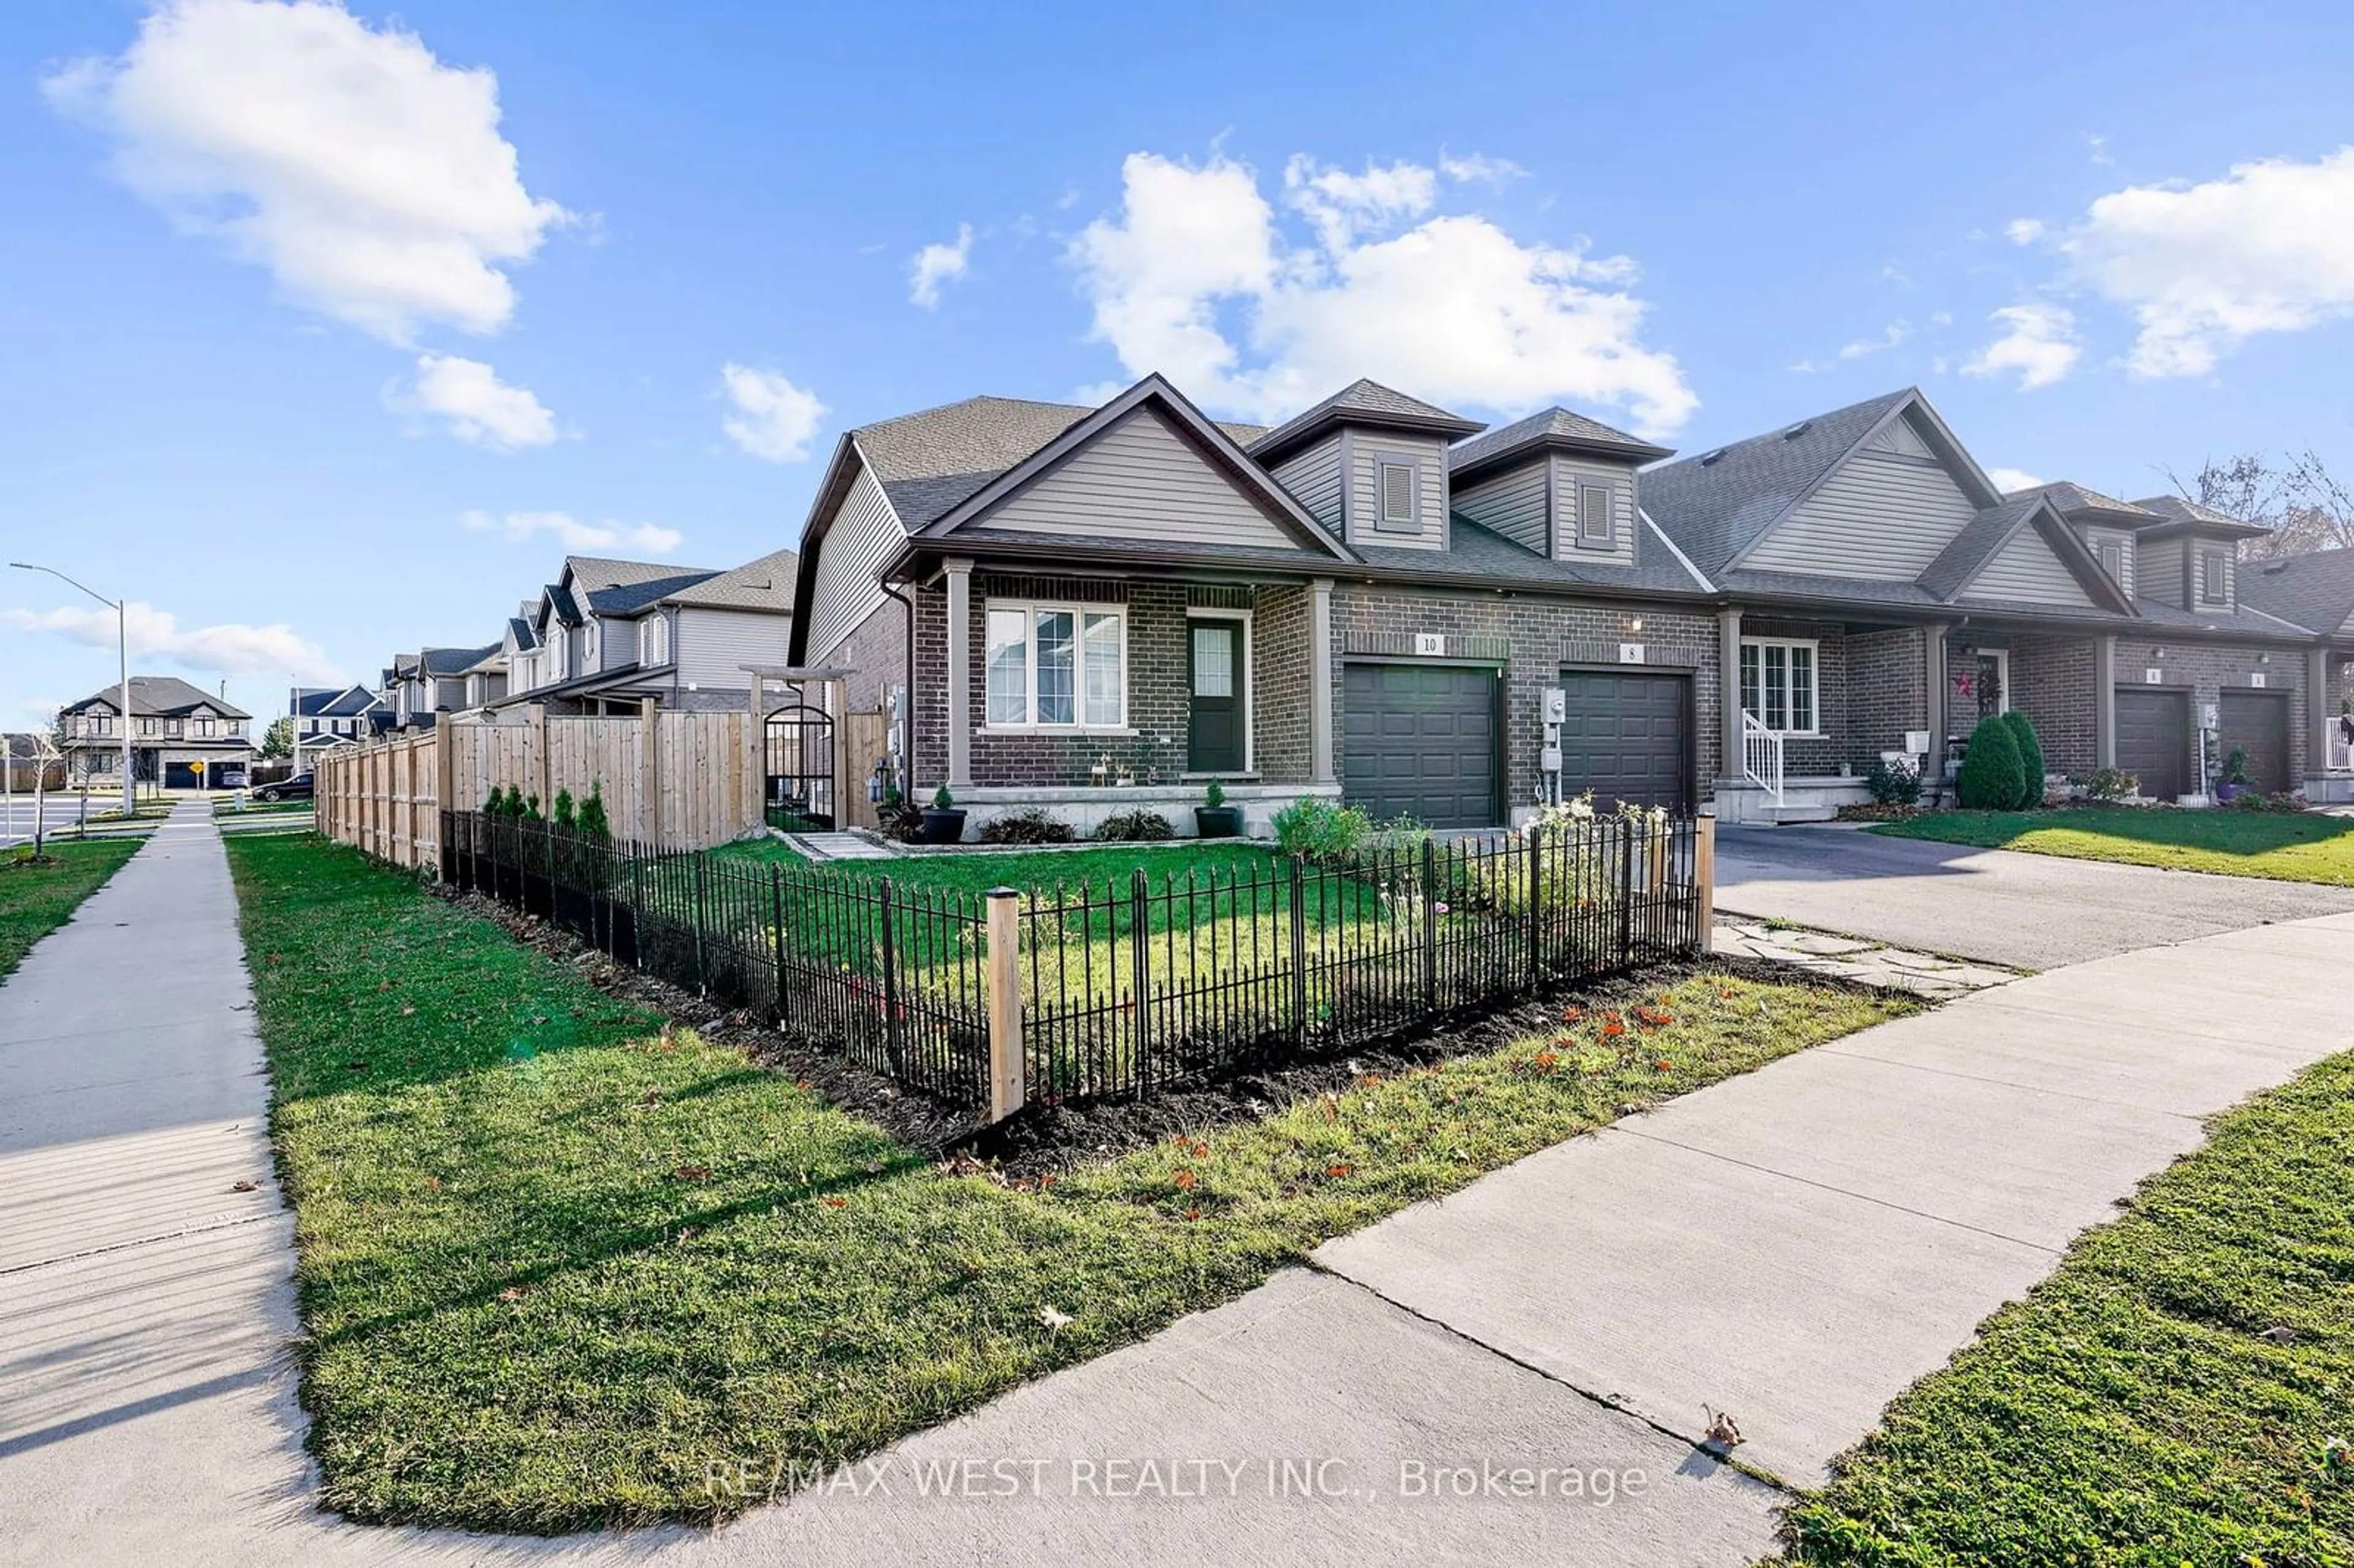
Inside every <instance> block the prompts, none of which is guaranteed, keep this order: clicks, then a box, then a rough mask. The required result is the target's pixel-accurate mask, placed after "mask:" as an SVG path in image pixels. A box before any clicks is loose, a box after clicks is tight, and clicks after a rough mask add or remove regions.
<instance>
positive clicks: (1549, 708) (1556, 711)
mask: <svg viewBox="0 0 2354 1568" xmlns="http://www.w3.org/2000/svg"><path fill="white" fill-rule="evenodd" d="M1568 716H1569V694H1568V693H1566V692H1564V691H1563V690H1562V689H1561V688H1560V687H1559V686H1547V687H1546V688H1545V689H1544V722H1545V723H1547V724H1560V723H1562V722H1563V721H1564V720H1565V719H1566V718H1568ZM1545 766H1546V767H1548V768H1558V767H1560V766H1561V764H1560V762H1558V761H1553V762H1549V763H1547V764H1546V765H1545Z"/></svg>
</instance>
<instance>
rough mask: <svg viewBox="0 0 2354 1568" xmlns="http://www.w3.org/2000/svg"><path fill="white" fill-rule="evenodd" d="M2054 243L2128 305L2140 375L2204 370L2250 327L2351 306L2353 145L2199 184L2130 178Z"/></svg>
mask: <svg viewBox="0 0 2354 1568" xmlns="http://www.w3.org/2000/svg"><path fill="white" fill-rule="evenodd" d="M2060 249H2062V251H2064V252H2065V253H2066V254H2067V256H2068V258H2069V260H2070V262H2071V264H2072V268H2073V274H2074V278H2075V281H2078V282H2080V283H2082V284H2084V286H2086V287H2088V288H2090V289H2091V290H2093V291H2094V292H2096V293H2098V294H2100V295H2101V296H2102V297H2104V298H2105V299H2107V300H2109V301H2110V302H2113V303H2115V304H2119V305H2124V306H2126V307H2127V308H2129V309H2130V310H2131V311H2132V312H2133V313H2134V318H2135V320H2136V322H2137V323H2138V325H2139V328H2140V330H2139V333H2138V334H2137V337H2136V338H2135V341H2134V346H2133V349H2132V351H2131V353H2130V354H2128V355H2127V356H2126V369H2127V370H2128V371H2129V372H2131V373H2132V374H2133V375H2135V376H2203V375H2206V374H2207V373H2208V372H2210V371H2211V370H2212V369H2213V368H2214V367H2215V364H2216V361H2217V360H2218V359H2219V358H2221V356H2222V355H2225V354H2228V353H2230V352H2231V351H2232V350H2233V349H2235V348H2237V347H2238V346H2239V345H2240V344H2241V343H2243V341H2245V340H2246V339H2247V338H2249V337H2250V336H2253V334H2257V333H2264V332H2299V331H2302V330H2304V329H2306V328H2307V327H2312V326H2317V325H2318V324H2320V323H2323V322H2326V321H2330V320H2333V319H2335V318H2338V317H2340V316H2344V315H2347V314H2349V313H2354V146H2349V147H2341V148H2339V149H2338V151H2337V152H2335V153H2333V154H2329V155H2328V156H2327V157H2325V158H2322V159H2320V160H2319V161H2318V162H2316V163H2310V164H2298V163H2291V162H2288V161H2286V160H2271V161H2267V162H2262V163H2253V164H2235V165H2233V167H2232V171H2231V173H2230V174H2229V175H2225V176H2224V177H2223V178H2221V179H2219V180H2210V181H2208V182H2206V183H2205V184H2203V185H2130V186H2127V187H2126V189H2124V190H2121V191H2115V192H2112V193H2111V194H2109V195H2107V196H2103V197H2101V198H2100V199H2099V200H2098V201H2096V202H2094V203H2093V205H2092V207H2090V208H2088V209H2087V210H2086V212H2085V216H2084V222H2083V223H2081V224H2079V225H2077V226H2075V227H2074V228H2071V229H2070V230H2069V231H2068V234H2067V236H2066V238H2064V239H2063V240H2062V242H2061V246H2060Z"/></svg>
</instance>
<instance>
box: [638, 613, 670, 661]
mask: <svg viewBox="0 0 2354 1568" xmlns="http://www.w3.org/2000/svg"><path fill="white" fill-rule="evenodd" d="M638 662H639V663H641V664H646V665H653V664H667V663H669V662H670V618H669V617H668V616H666V615H664V614H663V613H662V611H660V610H656V611H655V612H654V613H653V614H652V615H650V616H648V617H646V618H645V619H644V620H642V621H640V622H638Z"/></svg>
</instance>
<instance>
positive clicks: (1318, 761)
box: [1308, 577, 1334, 784]
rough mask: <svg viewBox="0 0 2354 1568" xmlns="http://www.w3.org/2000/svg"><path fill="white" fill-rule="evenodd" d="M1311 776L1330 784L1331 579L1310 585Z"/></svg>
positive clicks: (1317, 780) (1331, 772)
mask: <svg viewBox="0 0 2354 1568" xmlns="http://www.w3.org/2000/svg"><path fill="white" fill-rule="evenodd" d="M1308 777H1309V781H1310V783H1314V784H1330V783H1331V782H1332V780H1333V778H1334V774H1333V770H1332V579H1331V577H1316V578H1314V579H1312V580H1311V581H1310V583H1309V585H1308Z"/></svg>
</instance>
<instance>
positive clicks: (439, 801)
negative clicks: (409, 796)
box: [433, 714, 458, 876]
mask: <svg viewBox="0 0 2354 1568" xmlns="http://www.w3.org/2000/svg"><path fill="white" fill-rule="evenodd" d="M457 753H458V727H457V726H455V725H453V724H451V722H450V715H448V714H436V715H433V844H434V847H435V848H436V849H438V850H440V855H439V856H438V857H437V859H438V860H439V862H440V863H439V864H437V865H435V866H434V868H433V874H435V875H436V876H439V875H440V874H442V870H443V867H445V866H450V865H451V861H452V856H451V846H450V845H449V844H447V843H445V842H442V841H443V840H444V839H446V838H447V837H448V836H449V824H450V813H451V812H452V811H455V810H457V809H458V755H457Z"/></svg>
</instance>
